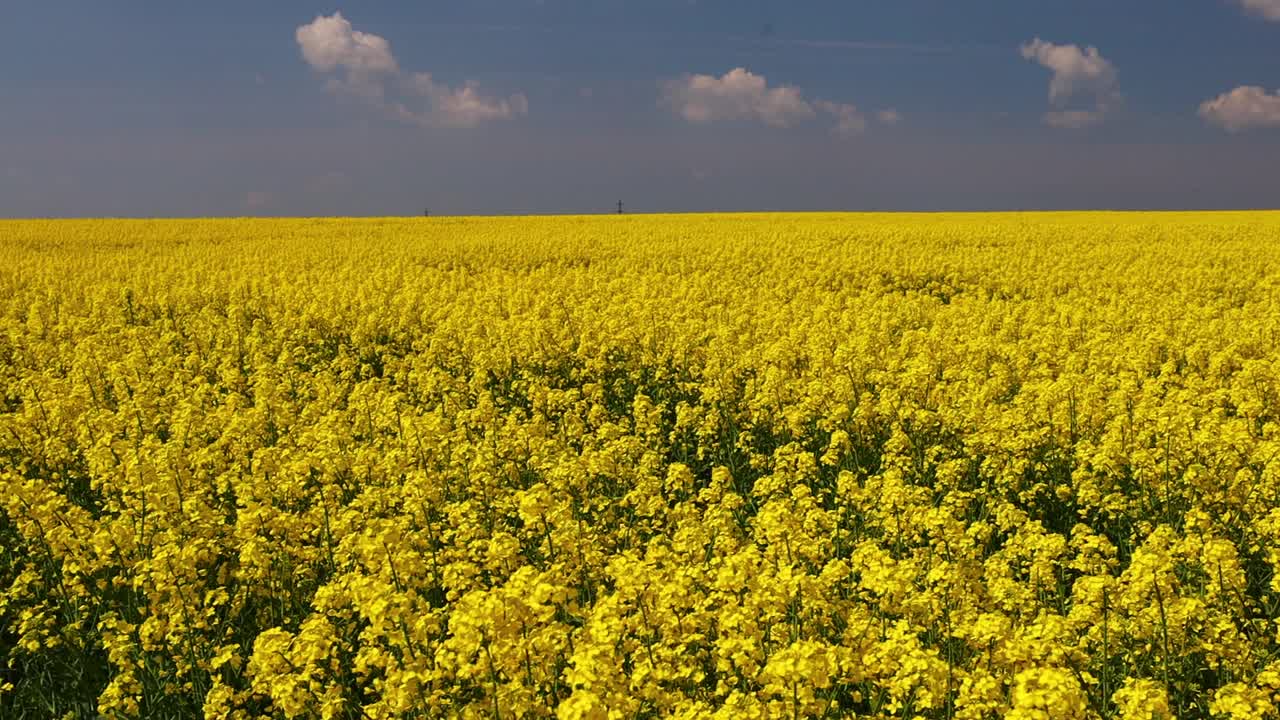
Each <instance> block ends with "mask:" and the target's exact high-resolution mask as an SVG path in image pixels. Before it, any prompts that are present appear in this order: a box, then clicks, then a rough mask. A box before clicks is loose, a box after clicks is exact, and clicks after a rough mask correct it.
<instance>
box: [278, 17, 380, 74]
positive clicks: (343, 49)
mask: <svg viewBox="0 0 1280 720" xmlns="http://www.w3.org/2000/svg"><path fill="white" fill-rule="evenodd" d="M294 37H295V38H296V39H297V41H298V47H300V48H301V49H302V57H303V59H305V60H306V61H307V64H308V65H310V66H311V67H313V68H315V69H316V70H319V71H320V72H332V71H334V70H337V69H339V68H341V69H343V70H346V71H348V72H353V73H394V72H396V71H397V70H399V69H400V68H399V65H397V64H396V59H395V57H394V56H392V54H391V44H390V43H388V42H387V41H386V39H385V38H382V37H379V36H377V35H372V34H370V33H364V32H360V31H359V30H355V29H353V28H352V27H351V23H350V22H348V21H347V19H346V18H344V17H342V13H338V12H336V13H334V14H333V15H331V16H329V17H325V16H323V15H321V16H319V17H317V18H316V19H315V20H312V21H311V22H310V23H308V24H306V25H303V26H301V27H299V28H298V31H297V32H296V33H294Z"/></svg>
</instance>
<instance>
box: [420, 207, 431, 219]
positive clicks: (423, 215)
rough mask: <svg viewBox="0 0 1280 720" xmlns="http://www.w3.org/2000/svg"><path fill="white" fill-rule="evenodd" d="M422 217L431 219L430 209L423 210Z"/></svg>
mask: <svg viewBox="0 0 1280 720" xmlns="http://www.w3.org/2000/svg"><path fill="white" fill-rule="evenodd" d="M422 217H431V208H426V209H424V210H423V211H422Z"/></svg>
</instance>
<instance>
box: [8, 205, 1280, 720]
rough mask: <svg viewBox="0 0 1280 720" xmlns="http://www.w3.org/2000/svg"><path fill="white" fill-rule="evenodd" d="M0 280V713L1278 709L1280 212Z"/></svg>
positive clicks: (12, 244) (409, 232)
mask: <svg viewBox="0 0 1280 720" xmlns="http://www.w3.org/2000/svg"><path fill="white" fill-rule="evenodd" d="M0 261H2V262H0V717H2V718H6V719H7V718H61V717H73V718H76V717H78V718H94V717H99V716H101V717H103V718H108V719H116V718H133V717H144V718H193V717H194V718H200V717H203V718H208V719H209V720H215V719H223V718H326V719H328V718H352V719H356V718H368V719H370V720H382V719H384V718H409V717H421V718H435V717H440V718H500V719H514V718H560V719H562V720H579V719H581V720H587V719H590V720H605V719H606V718H607V719H610V720H614V719H616V720H622V719H624V718H627V719H630V718H657V717H674V718H690V719H691V718H711V717H715V718H726V719H729V718H733V719H737V718H743V719H749V718H844V717H867V718H889V717H894V718H899V717H900V718H917V717H919V718H938V719H943V718H945V719H947V720H951V719H957V720H959V719H966V720H978V719H980V718H998V717H1005V718H1018V719H1024V720H1028V719H1043V720H1050V719H1053V720H1058V719H1069V718H1100V717H1112V718H1123V719H1125V720H1135V719H1137V718H1171V717H1180V718H1182V717H1186V718H1210V717H1213V718H1232V719H1243V718H1276V717H1278V716H1280V712H1278V711H1277V702H1278V701H1280V574H1277V565H1278V564H1280V213H1278V214H1267V213H1206V214H1192V213H1188V214H1143V213H1127V214H1108V213H1096V214H1090V213H1082V214H1000V215H984V214H973V215H845V214H830V215H783V214H777V215H774V214H763V215H693V216H646V217H641V216H623V217H613V216H601V217H560V218H518V219H484V218H465V219H464V218H408V219H369V220H336V219H335V220H328V219H317V220H304V219H298V220H192V221H176V220H175V221H115V220H112V221H11V222H3V223H0Z"/></svg>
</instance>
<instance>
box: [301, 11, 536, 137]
mask: <svg viewBox="0 0 1280 720" xmlns="http://www.w3.org/2000/svg"><path fill="white" fill-rule="evenodd" d="M294 38H295V40H297V43H298V48H299V50H301V51H302V58H303V60H305V61H306V62H307V64H308V65H310V66H311V67H312V68H313V69H314V70H316V72H318V73H321V74H323V75H325V76H326V80H325V84H326V87H328V88H329V90H331V91H333V92H335V93H337V94H340V95H343V96H345V97H353V98H356V99H359V100H361V101H363V102H367V103H369V104H370V105H373V106H375V107H377V108H379V109H381V110H382V111H384V112H385V113H387V114H388V115H390V116H391V117H394V118H396V119H398V120H402V121H404V122H407V123H410V124H415V125H424V126H445V127H474V126H476V125H479V124H481V123H485V122H489V121H493V120H505V119H508V118H512V117H515V116H517V115H525V114H527V113H528V111H529V103H528V100H527V99H526V98H525V96H524V95H522V94H519V93H517V94H515V95H511V96H510V97H506V98H501V97H493V96H489V95H485V94H483V93H481V91H480V88H479V86H478V85H477V84H476V83H474V82H468V83H466V84H465V85H464V86H463V87H460V88H453V87H449V86H448V85H445V84H443V83H440V82H437V81H435V80H434V79H433V78H432V77H431V74H430V73H423V72H418V73H408V72H405V71H403V70H401V68H400V64H399V63H398V62H397V61H396V58H395V55H394V54H392V52H391V43H389V42H387V40H386V38H383V37H381V36H378V35H374V34H372V33H366V32H361V31H359V30H356V29H355V28H353V27H352V25H351V23H350V22H349V21H348V20H347V19H346V18H344V17H343V16H342V13H334V14H333V15H330V16H327V17H326V16H323V15H321V16H319V17H317V18H316V19H315V20H313V21H311V22H310V23H307V24H306V25H302V26H300V27H299V28H298V29H297V32H296V33H295V34H294Z"/></svg>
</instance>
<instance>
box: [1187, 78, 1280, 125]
mask: <svg viewBox="0 0 1280 720" xmlns="http://www.w3.org/2000/svg"><path fill="white" fill-rule="evenodd" d="M1200 117H1202V118H1204V120H1205V122H1208V123H1210V124H1212V125H1217V126H1218V127H1220V128H1222V129H1224V130H1226V131H1228V132H1241V131H1243V130H1250V129H1253V128H1265V127H1280V91H1277V92H1275V93H1268V92H1267V91H1266V89H1265V88H1261V87H1258V86H1256V85H1244V86H1242V87H1238V88H1236V89H1235V90H1232V91H1231V92H1227V93H1223V94H1221V95H1219V96H1218V97H1216V98H1213V99H1212V100H1206V101H1205V102H1203V103H1201V105H1200Z"/></svg>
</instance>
